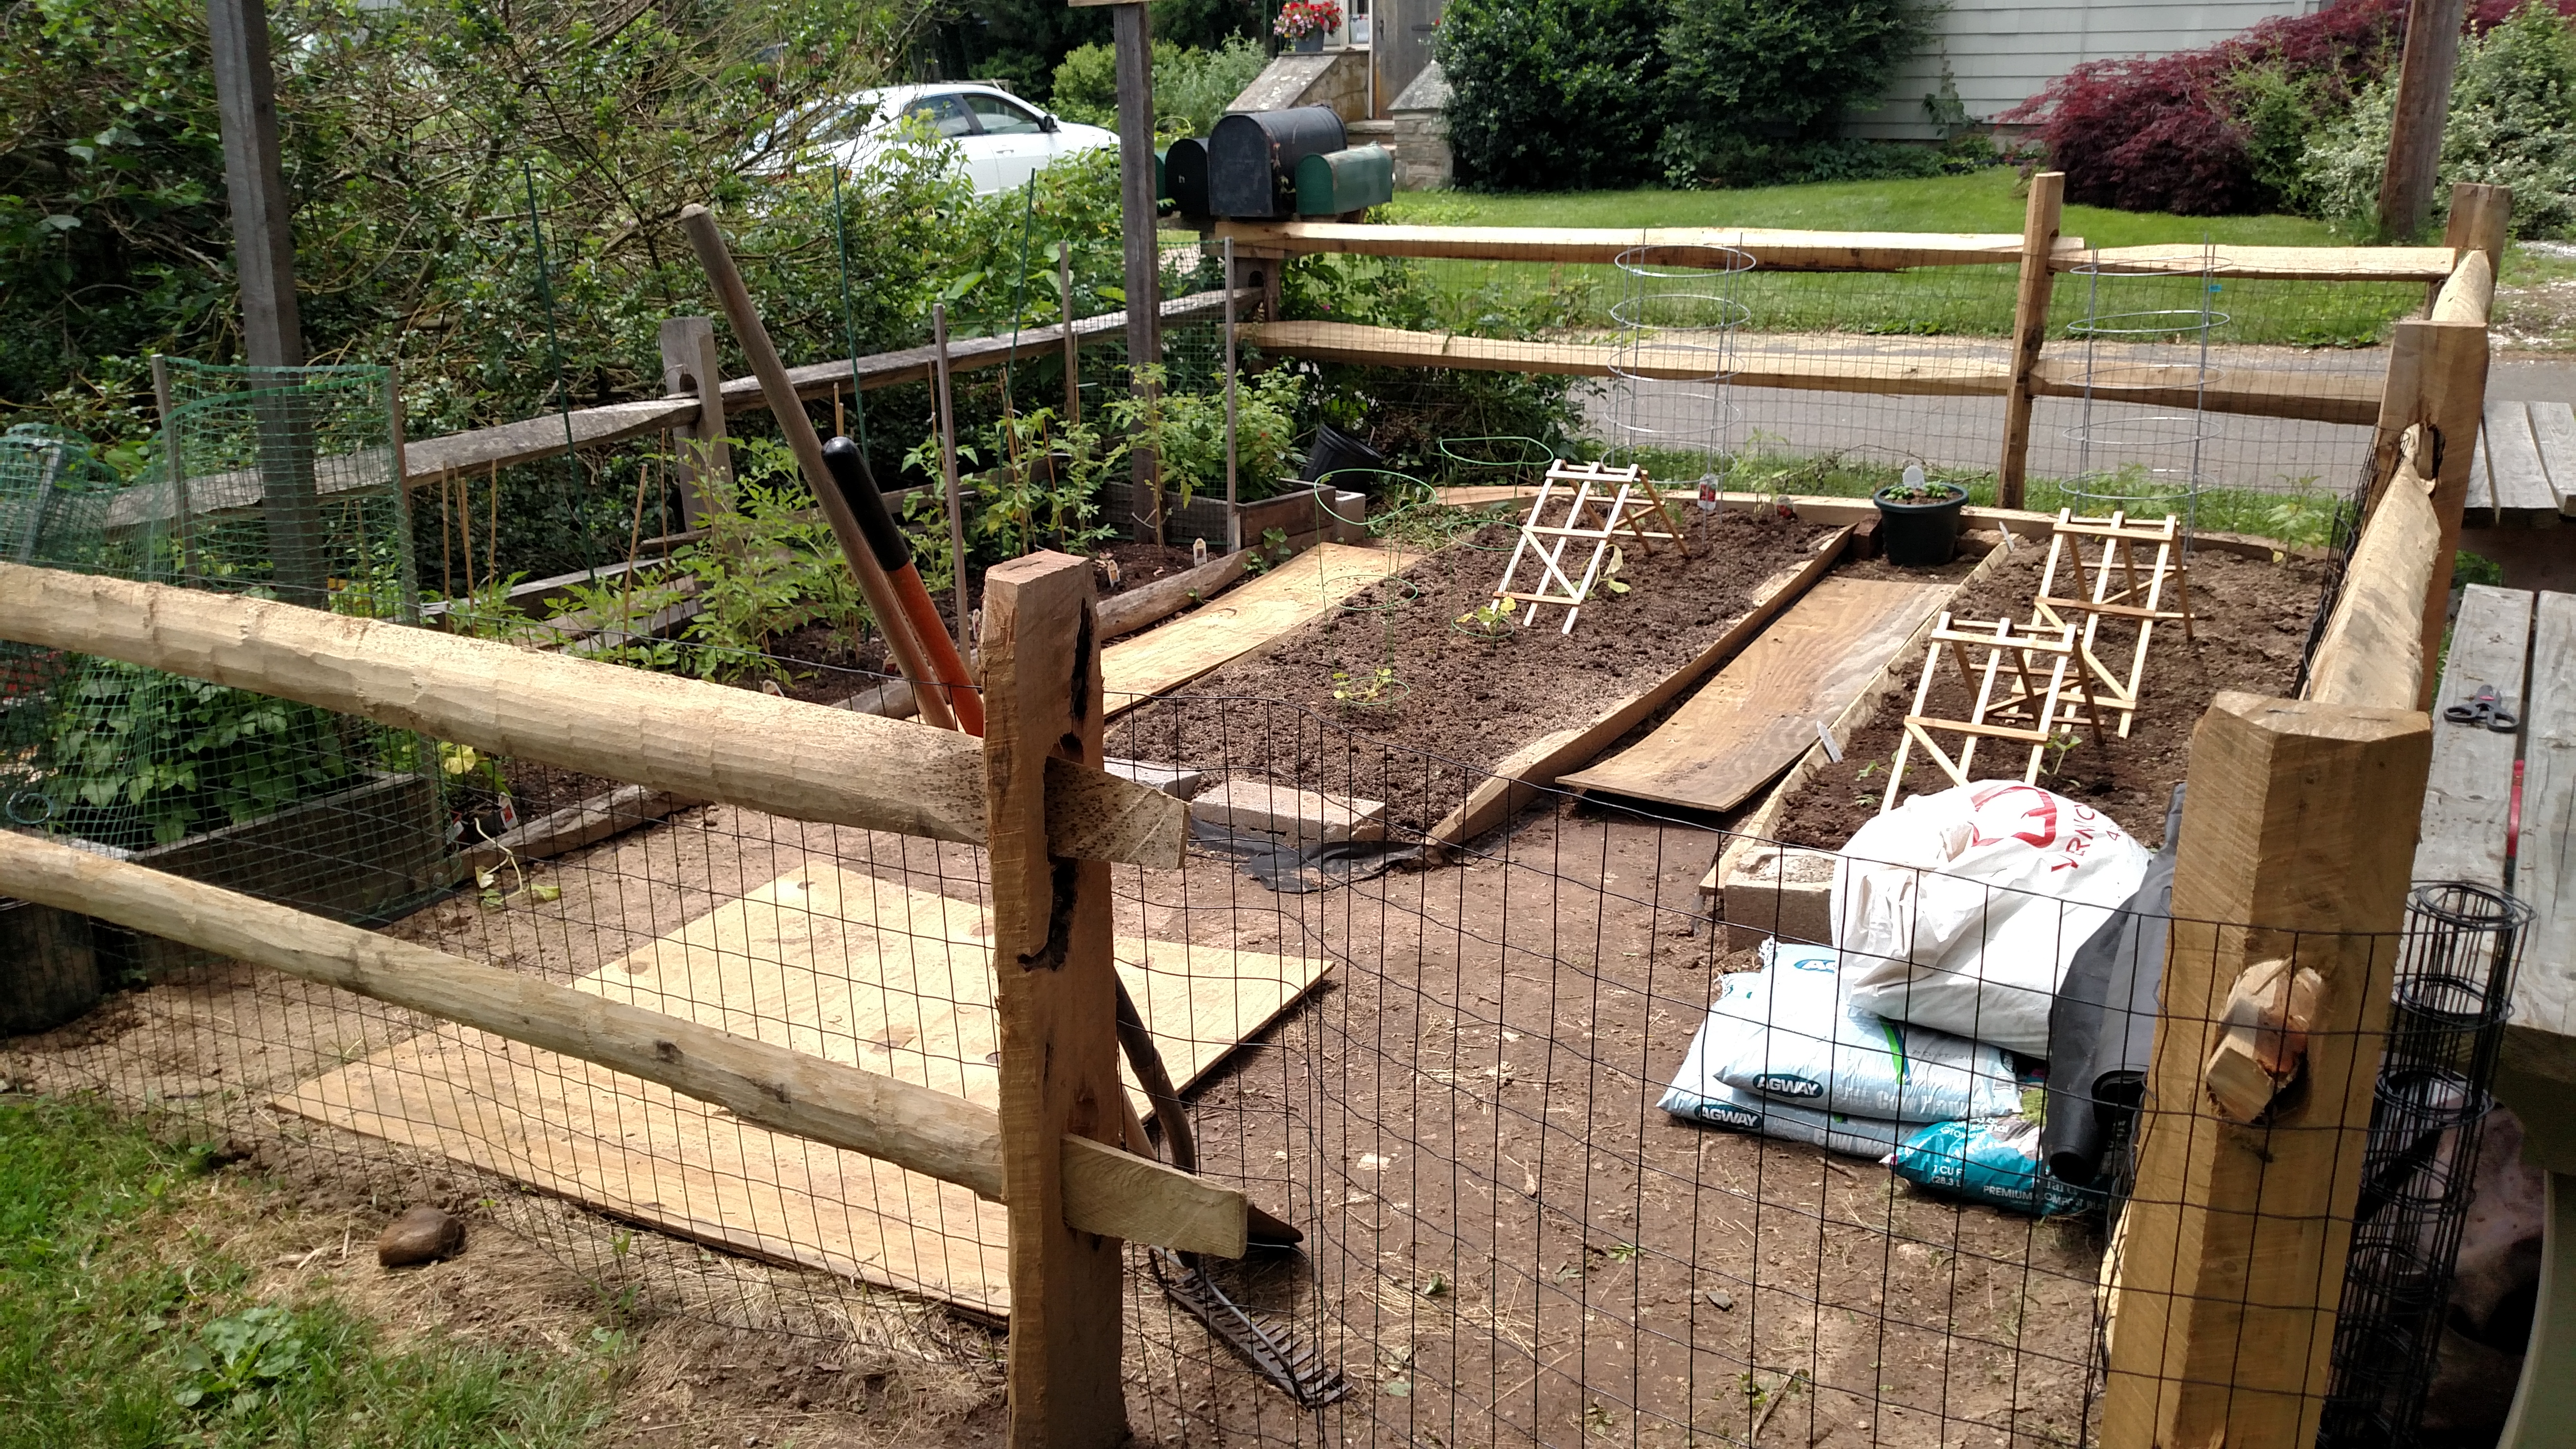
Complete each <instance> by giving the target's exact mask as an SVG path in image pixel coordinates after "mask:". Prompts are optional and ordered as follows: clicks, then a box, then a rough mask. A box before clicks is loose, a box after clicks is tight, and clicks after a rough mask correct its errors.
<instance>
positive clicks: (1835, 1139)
mask: <svg viewBox="0 0 2576 1449" xmlns="http://www.w3.org/2000/svg"><path fill="white" fill-rule="evenodd" d="M1753 977H1754V973H1753V972H1750V971H1740V972H1737V973H1736V974H1734V975H1732V976H1727V977H1724V978H1721V980H1720V982H1719V986H1718V1001H1719V1009H1717V1010H1712V1011H1711V1012H1709V1014H1708V1016H1707V1018H1706V1019H1705V1020H1703V1021H1702V1022H1700V1024H1699V1031H1698V1032H1697V1033H1696V1034H1694V1035H1693V1036H1692V1037H1691V1044H1690V1051H1689V1053H1688V1054H1687V1055H1685V1056H1684V1057H1683V1058H1682V1067H1681V1070H1680V1071H1679V1072H1678V1073H1675V1074H1674V1077H1673V1085H1672V1087H1671V1089H1670V1090H1668V1091H1666V1092H1665V1093H1664V1096H1663V1101H1662V1103H1661V1104H1660V1105H1661V1106H1662V1107H1663V1109H1664V1110H1665V1111H1667V1112H1670V1113H1672V1114H1673V1115H1674V1116H1676V1117H1686V1118H1689V1119H1690V1120H1692V1121H1694V1122H1707V1123H1711V1124H1713V1125H1715V1126H1719V1127H1731V1128H1734V1129H1735V1130H1736V1131H1739V1132H1758V1133H1761V1134H1762V1135H1763V1136H1766V1137H1777V1138H1781V1139H1783V1140H1784V1141H1789V1142H1807V1143H1812V1144H1814V1145H1815V1146H1818V1147H1822V1148H1825V1149H1827V1150H1829V1151H1833V1152H1845V1153H1849V1154H1851V1155H1852V1156H1854V1157H1872V1158H1877V1157H1885V1156H1886V1155H1887V1154H1888V1153H1890V1152H1893V1151H1895V1150H1896V1142H1897V1139H1898V1138H1899V1137H1901V1136H1903V1135H1904V1132H1905V1129H1904V1128H1903V1127H1901V1126H1899V1125H1898V1124H1896V1123H1894V1122H1890V1121H1884V1120H1880V1119H1876V1118H1869V1117H1846V1116H1841V1115H1838V1114H1835V1113H1831V1112H1820V1111H1818V1110H1816V1109H1815V1108H1813V1107H1800V1106H1796V1105H1793V1104H1791V1103H1787V1102H1776V1101H1772V1100H1771V1099H1769V1098H1766V1097H1764V1096H1762V1095H1760V1094H1759V1093H1755V1092H1747V1091H1743V1090H1741V1089H1739V1088H1736V1087H1732V1086H1729V1085H1728V1084H1727V1083H1726V1081H1725V1080H1724V1079H1723V1078H1721V1077H1719V1076H1718V1074H1717V1071H1716V1067H1717V1064H1718V1063H1719V1062H1720V1061H1721V1060H1723V1059H1724V1058H1725V1056H1726V1055H1727V1054H1728V1053H1729V1052H1731V1051H1732V1050H1734V1048H1735V1047H1736V1045H1737V1044H1738V1042H1739V1041H1740V1040H1741V1039H1742V1038H1743V1036H1744V1035H1745V1034H1746V1032H1747V1031H1748V1030H1753V1029H1755V1028H1752V1027H1751V1026H1750V1024H1749V1023H1747V1022H1746V1021H1745V1020H1744V1019H1743V1018H1742V1017H1741V1016H1738V1015H1735V1014H1734V1013H1732V1012H1730V1011H1728V1010H1726V1009H1725V1008H1726V1007H1727V1006H1729V1005H1740V1004H1741V1003H1742V1001H1743V1000H1744V999H1745V998H1747V997H1749V996H1750V995H1751V994H1752V992H1753V989H1754V983H1753Z"/></svg>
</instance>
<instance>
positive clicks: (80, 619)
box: [0, 554, 1245, 1446]
mask: <svg viewBox="0 0 2576 1449" xmlns="http://www.w3.org/2000/svg"><path fill="white" fill-rule="evenodd" d="M0 569H5V572H0V638H5V639H9V640H12V641H15V642H18V643H22V644H30V645H36V646H39V647H43V648H49V649H59V650H65V651H73V652H78V653H82V654H89V655H96V656H101V657H105V658H110V659H119V660H123V661H126V662H129V663H135V664H145V665H149V666H151V667H154V668H160V669H166V670H169V671H171V672H174V673H179V674H184V675H188V676H190V677H193V678H198V679H205V680H210V681H214V682H218V683H224V684H230V685H233V686H235V687H239V688H244V689H248V690H252V691H254V692H260V693H267V694H272V695H276V696H278V697H281V698H286V699H293V700H300V701H302V702H304V703H308V704H315V705H320V706H322V707H324V708H328V709H333V710H337V711H340V712H342V713H345V714H349V715H354V716H357V717H359V718H362V719H367V720H371V721H374V722H375V723H378V724H382V725H388V726H394V727H398V728H403V729H413V730H419V731H421V732H423V733H425V734H427V735H429V736H430V737H432V738H436V739H443V740H449V741H455V742H460V743H467V744H471V745H473V746H475V747H476V748H479V749H484V750H489V751H493V752H496V753H508V754H512V755H516V756H518V757H520V758H523V759H530V760H542V761H546V762H548V763H552V764H556V765H560V766H563V767H565V768H570V769H591V770H599V771H602V772H605V773H612V774H614V775H617V776H619V777H622V778H627V779H631V780H634V781H636V782H638V783H642V784H649V785H654V786H658V787H661V788H664V789H669V790H674V791H678V792H682V793H684V794H687V795H689V796H691V797H694V798H699V799H706V800H714V801H722V802H727V803H731V804H735V805H740V806H743V807H745V808H748V809H752V810H759V811H764V812H768V813H770V814H773V815H776V816H779V817H782V818H786V819H792V820H809V821H818V822H825V823H832V824H840V825H848V826H857V827H862V828H867V829H875V830H887V831H893V832H898V833H901V834H905V835H912V836H918V837H927V838H929V839H932V840H946V841H959V842H965V843H969V844H978V845H985V846H987V847H988V848H989V851H990V854H991V858H992V862H993V870H992V900H993V909H992V914H993V920H994V931H993V937H992V939H993V949H994V956H995V959H994V967H995V975H996V978H997V981H998V983H999V996H998V1004H999V1008H1000V1012H1001V1023H1002V1025H1001V1050H1000V1053H999V1057H1000V1069H1001V1079H1002V1084H1003V1085H1002V1096H1001V1105H1000V1109H999V1110H998V1111H993V1110H988V1109H985V1108H982V1107H978V1106H975V1105H973V1104H971V1103H969V1102H967V1101H965V1100H964V1099H962V1098H959V1097H955V1096H952V1095H949V1094H946V1093H943V1092H940V1091H936V1090H933V1089H931V1088H929V1087H925V1086H921V1085H918V1084H914V1083H909V1082H905V1081H902V1080H899V1079H897V1078H895V1077H892V1076H887V1075H883V1074H880V1073H876V1072H872V1071H867V1070H864V1069H861V1068H858V1067H855V1066H850V1065H846V1064H842V1063H836V1062H833V1061H829V1060H825V1059H823V1058H821V1057H817V1056H811V1055H807V1054H805V1053H803V1052H799V1051H796V1050H792V1049H790V1048H788V1047H783V1046H779V1045H775V1044H772V1043H767V1042H763V1041H759V1040H756V1039H753V1038H749V1037H743V1036H736V1035H733V1034H730V1033H728V1032H725V1031H720V1030H717V1029H714V1028H712V1027H709V1026H707V1025H704V1024H702V1023H698V1022H692V1021H688V1020H683V1019H680V1018H677V1017H673V1016H669V1015H665V1014H662V1013H659V1012H655V1011H651V1010H648V1009H645V1008H643V1007H640V1006H635V1005H630V1004H626V1003H621V1002H617V1001H613V1000H608V999H604V998H602V997H601V996H599V995H596V994H592V993H588V992H583V991H579V990H576V989H574V988H572V987H568V986H561V985H556V984H553V983H551V982H547V981H544V980H541V979H538V978H535V977H531V976H528V975H525V974H521V973H518V972H513V971H509V970H506V969H503V968H500V967H496V966H489V965H485V964H482V963H480V962H475V961H470V960H466V959H463V958H460V957H456V956H453V955H449V954H447V953H444V952H440V951H436V950H433V949H430V948H428V947H425V946H419V945H414V944H410V943H406V942H402V941H398V940H393V939H389V938H387V937H383V936H379V935H376V934H373V933H370V932H367V931H362V930H359V929H357V928H354V927H349V926H343V925H339V924H337V923H335V922H330V921H325V920H321V919H319V918H316V917H313V916H309V915H306V914H304V913H301V912H298V911H294V910H291V909H288V908H285V907H282V906H277V905H273V904H269V903H265V902H262V901H258V900H255V899H252V898H250V897H248V896H244V895H240V894H237V893H234V892H231V891H226V890H222V889H219V888H216V887H213V886H208V885H203V884H199V883H196V882H192V881H187V880H183V879H180V878H178V877H175V876H171V875H166V874H163V873H161V872H158V871H153V870H149V869H146V868H144V867H142V866H138V865H132V864H128V863H124V862H120V861H116V860H112V859H107V858H103V857H101V856H97V855H93V854H89V853H85V852H82V851H80V850H77V849H74V848H72V847H69V846H64V845H59V844H54V843H51V842H48V841H44V840H41V839H37V838H33V837H28V836H22V835H17V834H8V833H0V893H5V894H7V895H11V896H16V897H19V898H22V899H25V900H30V901H36V902H40V903H43V904H46V905H50V906H54V907H58V908H60V909H64V910H68V911H75V912H79V913H82V914H84V915H88V916H92V917H95V918H98V919H101V920H105V921H109V922H114V923H116V924H119V925H123V926H127V927H130V928H133V929H135V930H139V931H145V932H149V933H151V934H153V935H156V936H160V937H164V938H167V939H171V940H176V941H180V942H184V943H186V944H189V945H193V946H198V947H202V948H204V949H207V950H210V951H214V952H217V953H219V954H221V955H224V956H228V957H231V958H233V959H236V960H240V961H245V962H250V963H254V964H257V965H261V966H266V967H269V968H272V969H274V970H277V971H281V972H284V973H286V974H288V975H291V976H296V977H300V978H303V979H305V980H309V981H316V982H321V983H324V984H327V985H330V986H335V987H339V988H342V989H345V990H348V991H351V992H355V993H357V994H359V995H362V996H368V997H372V998H375V999H377V1000H380V1001H385V1002H389V1003H392V1004H395V1005H398V1006H402V1007H407V1008H410V1009H413V1010H416V1011H420V1012H423V1013H426V1014H428V1015H429V1016H432V1017H434V1018H437V1019H439V1020H443V1021H447V1022H452V1023H456V1024H458V1025H460V1026H466V1027H472V1028H476V1029H479V1030H481V1031H483V1032H486V1033H489V1034H491V1035H493V1036H497V1037H500V1038H504V1039H507V1040H509V1041H515V1042H523V1043H527V1044H529V1045H531V1046H536V1047H539V1048H542V1049H544V1050H547V1051H552V1052H556V1053H559V1054H561V1055H563V1056H566V1057H570V1058H573V1059H576V1060H579V1061H583V1062H590V1063H595V1064H598V1065H600V1066H604V1067H608V1068H610V1069H612V1070H615V1071H618V1072H623V1073H626V1074H628V1075H630V1076H633V1077H638V1078H641V1079H643V1080H645V1081H648V1082H654V1083H659V1084H661V1085H663V1086H666V1087H669V1088H671V1089H672V1090H674V1091H676V1092H679V1093H682V1094H684V1095H686V1096H690V1097H695V1098H698V1099H700V1100H703V1101H707V1102H712V1103H715V1104H717V1105H719V1106H722V1107H724V1108H726V1109H727V1110H729V1111H730V1112H732V1113H733V1114H734V1115H735V1116H737V1117H739V1118H740V1119H741V1120H743V1121H746V1122H750V1123H753V1124H757V1125H759V1126H762V1127H765V1128H768V1129H770V1130H772V1131H776V1132H781V1133H787V1134H792V1135H794V1136H798V1137H803V1138H806V1139H809V1140H811V1141H814V1142H818V1143H823V1144H827V1145H830V1146H834V1147H839V1148H844V1149H847V1150H849V1151H852V1152H857V1153H862V1154H866V1155H868V1156H870V1157H875V1158H880V1159H882V1160H884V1161H887V1162H891V1163H894V1164H896V1165H898V1166H901V1167H904V1168H908V1169H911V1170H913V1171H916V1172H920V1173H923V1174H926V1175H928V1176H930V1177H932V1178H935V1179H937V1180H939V1181H941V1182H947V1183H954V1184H957V1185H959V1186H962V1187H965V1188H967V1189H969V1190H971V1191H972V1192H974V1193H975V1194H977V1195H978V1196H980V1197H984V1198H988V1199H992V1200H995V1201H999V1202H1003V1203H1005V1204H1007V1205H1008V1208H1009V1211H1010V1219H1011V1232H1010V1241H1009V1256H1010V1286H1011V1289H1012V1292H1013V1303H1014V1306H1013V1310H1012V1314H1011V1391H1012V1393H1011V1403H1012V1442H1013V1443H1014V1444H1020V1445H1031V1446H1034V1445H1041V1444H1046V1445H1059V1446H1061V1445H1071V1444H1082V1443H1101V1444H1110V1443H1116V1442H1118V1441H1120V1440H1121V1439H1123V1438H1124V1437H1125V1427H1124V1426H1125V1419H1124V1413H1123V1409H1122V1408H1121V1401H1122V1400H1121V1394H1122V1390H1121V1386H1120V1380H1119V1352H1120V1343H1121V1332H1120V1317H1121V1312H1122V1303H1123V1298H1122V1295H1121V1293H1120V1291H1119V1272H1120V1264H1121V1253H1120V1247H1119V1244H1120V1242H1121V1241H1122V1240H1126V1241H1136V1242H1140V1243H1149V1244H1154V1245H1158V1246H1162V1247H1166V1248H1170V1249H1173V1250H1176V1251H1186V1252H1198V1253H1211V1254H1216V1255H1218V1256H1224V1257H1231V1256H1239V1255H1240V1254H1241V1253H1242V1252H1243V1250H1244V1243H1245V1206H1244V1197H1243V1194H1242V1193H1240V1192H1237V1191H1233V1190H1231V1189H1226V1188H1220V1187H1217V1186H1215V1185H1213V1184H1210V1183H1207V1182H1204V1181H1202V1180H1201V1179H1198V1178H1196V1177H1192V1176H1190V1175H1188V1174H1185V1173H1182V1172H1180V1171H1178V1170H1176V1169H1174V1168H1171V1167H1167V1166H1164V1165H1163V1164H1161V1163H1159V1162H1157V1161H1154V1160H1152V1159H1151V1158H1148V1157H1141V1156H1135V1155H1131V1154H1130V1153H1129V1152H1128V1151H1125V1150H1122V1149H1121V1147H1120V1146H1119V1145H1118V1144H1119V1143H1121V1142H1122V1141H1123V1140H1125V1127H1126V1123H1125V1119H1124V1114H1123V1111H1122V1109H1121V1102H1122V1098H1121V1095H1120V1092H1121V1089H1120V1086H1119V1083H1118V1077H1117V1068H1116V1060H1117V1055H1116V1054H1117V1050H1118V1048H1117V1037H1116V1022H1115V1017H1116V1000H1115V998H1116V990H1117V988H1116V986H1115V984H1114V982H1115V978H1114V976H1113V974H1112V965H1111V940H1110V935H1109V929H1108V927H1109V916H1108V877H1107V874H1106V869H1107V862H1109V861H1111V860H1120V861H1130V862H1136V863H1140V864H1149V865H1157V866H1166V867H1168V866H1172V865H1177V864H1178V863H1179V861H1180V856H1181V850H1182V842H1183V840H1184V838H1185V833H1186V828H1187V826H1186V813H1185V808H1184V806H1183V805H1182V803H1181V802H1180V801H1179V800H1177V799H1175V798H1173V797H1171V796H1168V795H1164V794H1160V793H1158V792H1155V791H1152V790H1149V789H1146V788H1145V787H1143V786H1140V785H1136V784H1133V783H1131V782H1129V781H1127V780H1125V779H1122V778H1119V777H1117V776H1114V775H1111V774H1108V773H1107V772H1105V771H1104V770H1102V769H1101V767H1100V766H1101V758H1102V757H1101V728H1102V717H1103V714H1102V706H1101V694H1100V670H1099V654H1098V650H1097V649H1096V648H1095V647H1094V640H1095V639H1096V635H1097V626H1096V624H1095V621H1094V614H1093V608H1092V603H1091V582H1090V580H1091V565H1090V563H1089V561H1088V560H1084V559H1076V558H1070V557H1065V556H1062V555H1055V554H1036V555H1032V556H1030V557H1028V558H1025V559H1021V560H1019V561H1017V562H1016V563H1014V564H1011V565H1008V566H1005V567H1004V568H1002V569H997V570H995V571H994V574H993V585H992V587H993V590H994V592H993V594H992V595H991V602H990V605H989V607H991V608H992V609H993V610H994V614H993V620H994V624H993V633H992V635H991V642H990V644H989V646H988V647H989V651H990V652H989V654H988V665H987V669H988V673H987V689H988V691H989V697H990V699H991V704H992V709H991V719H990V730H989V733H988V735H987V737H986V738H985V739H984V740H983V741H982V742H981V743H980V744H979V743H978V742H977V741H975V740H973V739H972V738H970V737H968V736H964V735H960V734H956V733H952V732H948V731H944V730H937V729H932V728H930V727H928V726H923V725H914V724H906V723H900V722H897V721H892V720H885V719H880V718H876V717H874V716H870V715H865V714H859V713H854V712H851V711H846V710H836V709H830V708H826V707H823V706H819V705H806V704H800V703H797V702H795V701H792V700H784V699H778V698H773V697H770V696H767V695H764V694H759V693H754V692H751V691H747V690H736V689H727V688H724V687H721V686H717V685H711V684H704V683H697V682H692V681H687V680H680V679H674V678H670V677H667V676H661V675H652V674H645V673H641V672H638V671H633V670H628V669H623V668H619V667H617V666H614V665H607V664H599V663H593V662H590V661H585V660H579V659H569V658H565V657H562V656H560V655H552V654H544V653H535V652H529V651H523V650H519V649H515V648H512V647H509V646H507V645H501V644H495V643H490V642H486V641H479V640H473V639H465V638H458V637H454V636H450V635H445V634H440V633H436V632H433V631H428V630H422V629H411V628H403V627H400V626H395V625H387V624H381V623H377V622H375V621H371V620H363V619H351V618H344V617H340V616H336V615H331V614H327V613H322V612H319V611H315V610H309V609H302V608H297V607H294V606H290V605H283V604H275V603H267V602H262V601H257V600H247V599H238V598H228V597H222V596H214V595H208V594H204V593H196V592H190V591H184V590H178V589H173V588H169V587H167V586H162V585H152V584H132V583H125V582H122V581H118V580H112V579H104V578H95V577H89V576H83V575H72V574H63V573H56V572H50V571H46V570H41V569H32V568H26V567H21V566H16V565H6V566H0ZM1129 1145H1131V1146H1141V1145H1142V1144H1138V1143H1131V1144H1129Z"/></svg>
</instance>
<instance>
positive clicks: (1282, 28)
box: [1276, 0, 1342, 40]
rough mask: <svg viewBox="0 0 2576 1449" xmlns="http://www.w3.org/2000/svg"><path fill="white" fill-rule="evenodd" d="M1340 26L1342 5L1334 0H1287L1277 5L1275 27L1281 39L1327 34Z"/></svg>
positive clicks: (1296, 38) (1297, 38) (1300, 38)
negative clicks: (1277, 14) (1277, 18)
mask: <svg viewBox="0 0 2576 1449" xmlns="http://www.w3.org/2000/svg"><path fill="white" fill-rule="evenodd" d="M1341 26H1342V7H1341V6H1339V5H1337V4H1335V3H1334V0H1288V3H1287V4H1285V5H1282V6H1280V7H1279V20H1278V22H1277V26H1276V28H1277V29H1278V31H1279V38H1280V39H1282V40H1303V39H1305V38H1306V37H1307V36H1309V35H1329V34H1331V33H1332V32H1334V31H1336V30H1339V29H1340V28H1341Z"/></svg>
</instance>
